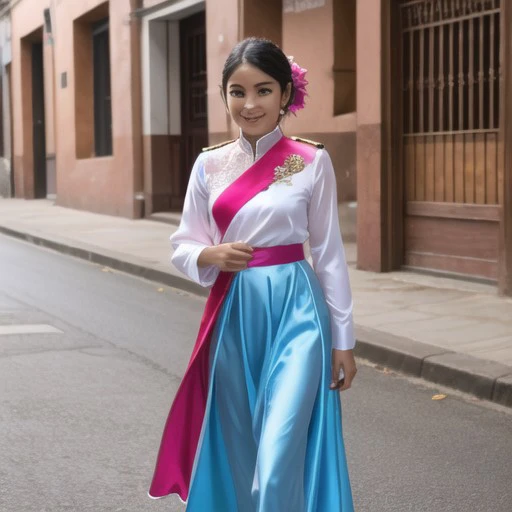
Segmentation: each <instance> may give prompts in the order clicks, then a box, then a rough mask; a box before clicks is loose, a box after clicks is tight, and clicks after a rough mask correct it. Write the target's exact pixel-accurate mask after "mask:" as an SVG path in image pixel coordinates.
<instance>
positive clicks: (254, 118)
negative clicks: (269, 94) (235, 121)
mask: <svg viewBox="0 0 512 512" xmlns="http://www.w3.org/2000/svg"><path fill="white" fill-rule="evenodd" d="M263 116H264V114H262V115H261V116H254V117H245V116H242V119H243V120H244V121H247V122H248V123H255V122H256V121H259V120H260V119H261V118H262V117H263Z"/></svg>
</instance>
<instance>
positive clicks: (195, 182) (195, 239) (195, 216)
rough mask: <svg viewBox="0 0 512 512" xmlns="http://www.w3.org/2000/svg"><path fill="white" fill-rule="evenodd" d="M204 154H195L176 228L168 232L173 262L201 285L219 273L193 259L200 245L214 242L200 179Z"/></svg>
mask: <svg viewBox="0 0 512 512" xmlns="http://www.w3.org/2000/svg"><path fill="white" fill-rule="evenodd" d="M203 156H204V155H199V157H198V158H197V160H196V162H195V163H194V166H193V168H192V172H191V174H190V180H189V183H188V188H187V193H186V195H185V203H184V205H183V214H182V217H181V222H180V225H179V228H178V230H177V231H176V232H175V233H174V234H173V235H172V236H171V244H172V246H173V248H174V254H173V255H172V258H171V261H172V263H173V264H174V266H175V267H176V268H177V269H178V270H179V271H180V272H183V273H184V274H185V275H187V276H188V277H189V278H190V279H192V280H193V281H195V282H196V283H199V284H200V285H201V286H211V285H212V284H213V283H214V282H215V280H216V279H217V276H218V274H219V269H218V267H216V266H215V265H212V266H209V267H204V268H199V267H198V266H197V259H198V257H199V254H201V252H202V251H203V249H204V248H206V247H210V246H212V245H214V242H213V237H212V233H211V228H210V222H209V213H208V192H207V190H206V186H205V180H204V167H203V162H202V159H203Z"/></svg>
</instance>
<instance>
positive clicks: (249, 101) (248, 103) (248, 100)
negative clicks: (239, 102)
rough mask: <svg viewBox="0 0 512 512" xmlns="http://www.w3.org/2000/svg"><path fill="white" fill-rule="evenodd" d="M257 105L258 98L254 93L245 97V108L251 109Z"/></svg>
mask: <svg viewBox="0 0 512 512" xmlns="http://www.w3.org/2000/svg"><path fill="white" fill-rule="evenodd" d="M255 106H256V98H255V97H254V96H252V95H250V96H249V95H248V96H246V97H245V104H244V108H245V109H246V110H250V109H251V108H254V107H255Z"/></svg>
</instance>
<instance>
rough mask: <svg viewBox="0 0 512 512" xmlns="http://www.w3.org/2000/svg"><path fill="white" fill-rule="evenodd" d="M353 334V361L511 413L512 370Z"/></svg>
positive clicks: (100, 259)
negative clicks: (452, 389) (495, 405)
mask: <svg viewBox="0 0 512 512" xmlns="http://www.w3.org/2000/svg"><path fill="white" fill-rule="evenodd" d="M0 233H3V234H5V235H8V236H11V237H13V238H17V239H19V240H24V241H26V242H30V243H32V244H34V245H38V246H41V247H46V248H48V249H52V250H55V251H57V252H60V253H63V254H67V255H69V256H74V257H76V258H80V259H84V260H87V261H90V262H92V263H96V264H98V265H105V266H108V267H110V268H113V269H115V270H119V271H122V272H126V273H127V274H131V275H134V276H137V277H142V278H144V279H148V280H150V281H154V282H157V283H161V284H164V285H166V286H170V287H172V288H177V289H180V290H183V291H186V292H189V293H193V294H195V295H199V296H202V297H206V296H208V290H207V289H205V288H203V287H202V286H199V285H198V284H196V283H193V282H191V281H190V280H188V279H186V278H184V277H180V276H175V275H173V274H169V273H167V272H164V271H162V270H158V269H155V268H151V267H149V266H147V265H142V264H139V263H134V262H130V261H126V260H122V259H120V258H118V257H114V256H109V255H106V254H104V253H102V252H100V251H93V250H91V249H84V248H80V247H75V246H72V245H69V244H66V243H63V242H57V241H55V240H49V239H47V238H43V237H41V236H36V235H32V234H29V233H24V232H21V231H17V230H14V229H11V228H7V227H5V226H1V225H0ZM355 331H356V339H357V344H356V348H355V355H356V356H357V357H361V358H363V359H367V360H368V361H370V362H372V363H375V364H378V365H381V366H385V367H387V368H390V369H392V370H395V371H397V372H399V373H403V374H406V375H411V376H413V377H418V378H421V379H424V380H427V381H429V382H433V383H435V384H440V385H443V386H447V387H450V388H454V389H457V390H459V391H462V392H464V393H469V394H471V395H474V396H476V397H478V398H481V399H484V400H488V401H491V402H494V403H496V404H499V405H503V406H506V407H512V368H511V367H510V366H506V365H503V364H500V363H497V362H493V361H486V360H481V359H478V358H475V357H472V356H469V355H466V354H460V353H456V352H452V351H448V350H445V349H443V348H441V347H436V346H434V345H429V344H427V343H420V342H417V341H414V340H411V339H408V338H403V337H400V336H394V335H391V334H389V333H384V332H381V331H378V330H376V329H371V328H367V327H363V326H360V325H357V324H356V325H355Z"/></svg>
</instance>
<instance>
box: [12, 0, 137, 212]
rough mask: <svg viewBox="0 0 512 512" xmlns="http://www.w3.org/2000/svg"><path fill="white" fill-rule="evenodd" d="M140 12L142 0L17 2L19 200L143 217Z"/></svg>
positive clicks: (14, 24)
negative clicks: (135, 14)
mask: <svg viewBox="0 0 512 512" xmlns="http://www.w3.org/2000/svg"><path fill="white" fill-rule="evenodd" d="M136 7H137V4H136V2H135V0H126V1H124V0H123V1H121V2H117V1H111V2H101V1H98V0H84V1H81V2H58V1H56V0H47V1H46V0H45V1H41V0H21V1H17V2H11V26H12V36H11V37H12V65H11V67H12V73H11V74H12V77H11V79H12V105H13V116H12V117H13V158H12V164H13V167H14V176H15V180H14V181H15V184H14V185H15V192H16V196H17V197H24V198H29V199H30V198H41V197H55V198H56V201H57V204H59V205H62V206H70V207H72V208H79V209H86V210H90V211H94V212H101V213H107V214H112V215H122V216H126V217H137V216H140V215H141V204H142V201H141V200H138V199H137V197H138V196H137V193H142V191H143V176H142V141H141V130H140V125H141V122H140V97H141V96H140V85H139V84H140V65H139V59H138V51H139V50H138V49H139V33H138V27H137V24H132V23H131V22H130V13H131V12H132V11H133V10H134V9H135V8H136ZM114 35H115V37H114Z"/></svg>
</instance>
